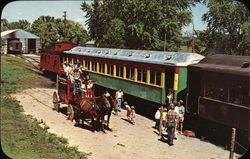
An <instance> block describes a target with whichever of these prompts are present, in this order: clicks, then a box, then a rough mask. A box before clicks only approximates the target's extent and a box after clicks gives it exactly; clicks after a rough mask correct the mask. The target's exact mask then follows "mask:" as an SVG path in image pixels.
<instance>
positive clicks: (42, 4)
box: [1, 0, 208, 32]
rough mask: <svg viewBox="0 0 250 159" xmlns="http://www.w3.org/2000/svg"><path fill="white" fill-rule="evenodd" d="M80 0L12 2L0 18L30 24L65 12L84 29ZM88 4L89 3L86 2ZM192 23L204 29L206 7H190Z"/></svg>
mask: <svg viewBox="0 0 250 159" xmlns="http://www.w3.org/2000/svg"><path fill="white" fill-rule="evenodd" d="M81 3H82V0H79V1H69V0H68V1H59V0H58V1H14V2H11V3H8V4H7V5H6V6H5V7H4V9H3V11H2V14H1V18H6V19H7V20H8V22H13V21H18V20H21V19H25V20H28V21H29V22H30V23H32V22H33V21H34V20H36V19H37V18H38V17H40V16H42V15H48V16H53V17H55V18H63V17H62V16H63V12H64V11H67V19H70V20H74V21H77V22H79V23H80V24H82V25H83V26H84V27H85V28H86V29H87V26H86V24H85V21H86V18H85V17H84V15H85V14H84V12H83V11H82V10H81V9H80V8H81ZM88 3H91V2H90V1H88ZM191 9H192V14H193V22H194V29H195V30H204V29H206V24H205V23H204V22H203V21H202V20H201V17H202V15H203V14H204V13H206V12H207V11H208V9H207V7H206V6H205V5H202V4H198V5H197V6H196V7H192V8H191ZM186 31H188V32H191V31H192V24H190V25H189V26H187V27H185V28H183V32H186Z"/></svg>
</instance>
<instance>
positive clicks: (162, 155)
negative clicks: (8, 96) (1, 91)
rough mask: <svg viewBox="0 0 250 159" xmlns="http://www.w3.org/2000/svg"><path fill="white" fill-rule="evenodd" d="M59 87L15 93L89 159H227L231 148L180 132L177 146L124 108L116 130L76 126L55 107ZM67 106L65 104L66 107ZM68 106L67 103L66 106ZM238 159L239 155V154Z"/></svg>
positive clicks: (114, 124)
mask: <svg viewBox="0 0 250 159" xmlns="http://www.w3.org/2000/svg"><path fill="white" fill-rule="evenodd" d="M54 91H55V89H44V88H36V89H29V90H25V91H24V92H22V93H18V94H14V95H13V97H15V98H16V99H17V100H18V101H20V104H21V105H22V106H23V108H24V110H25V114H30V115H32V116H33V117H34V118H37V119H38V120H41V119H42V120H43V121H45V122H46V124H47V125H48V126H49V127H50V129H48V131H49V132H51V133H55V134H57V135H58V136H63V137H65V138H67V139H68V141H69V145H70V146H77V147H78V149H79V151H83V152H85V153H89V157H88V158H89V159H141V158H143V159H170V158H171V159H173V158H174V159H183V158H185V159H201V158H202V159H226V158H228V157H229V151H227V150H224V149H223V148H221V147H217V146H215V145H213V144H211V143H207V142H204V141H200V140H199V139H196V138H190V137H186V136H183V135H178V136H177V140H175V141H174V146H169V145H168V144H166V143H165V142H162V141H160V140H159V138H160V137H159V136H158V135H157V131H156V130H155V129H153V128H152V126H153V125H154V122H153V121H152V120H149V119H147V118H145V117H143V116H140V115H137V116H136V120H135V122H136V124H135V125H132V124H130V123H128V122H127V121H126V120H124V119H126V116H125V115H126V113H125V111H122V112H121V113H120V114H119V115H118V116H115V115H112V116H111V123H110V126H111V127H112V130H113V131H112V132H110V131H107V133H106V134H104V133H103V132H94V133H93V132H92V131H90V130H89V128H88V127H87V126H85V128H80V127H75V126H74V124H73V123H72V122H71V121H69V120H66V115H65V114H64V113H62V112H56V111H53V110H52V107H53V104H52V94H53V92H54ZM62 107H63V106H62ZM64 107H66V105H64ZM235 157H236V158H237V157H238V155H237V154H235Z"/></svg>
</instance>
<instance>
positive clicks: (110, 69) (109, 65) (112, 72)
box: [107, 64, 114, 75]
mask: <svg viewBox="0 0 250 159" xmlns="http://www.w3.org/2000/svg"><path fill="white" fill-rule="evenodd" d="M107 71H108V72H107V73H108V74H109V75H113V74H114V66H113V65H111V64H108V70H107Z"/></svg>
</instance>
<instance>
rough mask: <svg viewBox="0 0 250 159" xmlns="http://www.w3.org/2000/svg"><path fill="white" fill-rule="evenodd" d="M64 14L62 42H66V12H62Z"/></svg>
mask: <svg viewBox="0 0 250 159" xmlns="http://www.w3.org/2000/svg"><path fill="white" fill-rule="evenodd" d="M63 13H64V15H63V18H64V20H63V22H64V28H63V40H64V41H66V37H67V28H66V27H67V26H66V25H67V24H66V17H67V12H66V11H64V12H63Z"/></svg>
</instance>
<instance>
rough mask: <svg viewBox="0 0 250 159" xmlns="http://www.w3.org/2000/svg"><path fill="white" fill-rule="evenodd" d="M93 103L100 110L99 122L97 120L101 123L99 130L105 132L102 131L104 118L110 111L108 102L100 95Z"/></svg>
mask: <svg viewBox="0 0 250 159" xmlns="http://www.w3.org/2000/svg"><path fill="white" fill-rule="evenodd" d="M95 102H96V104H97V105H98V107H99V109H100V118H99V119H100V120H99V122H100V123H101V130H102V131H103V132H105V130H104V122H105V120H104V117H105V115H108V114H109V110H110V109H111V105H110V102H109V100H108V99H107V98H106V97H105V96H103V95H101V96H100V97H97V98H95Z"/></svg>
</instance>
